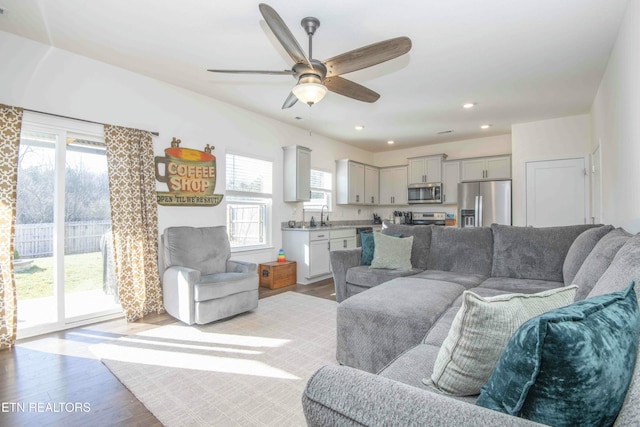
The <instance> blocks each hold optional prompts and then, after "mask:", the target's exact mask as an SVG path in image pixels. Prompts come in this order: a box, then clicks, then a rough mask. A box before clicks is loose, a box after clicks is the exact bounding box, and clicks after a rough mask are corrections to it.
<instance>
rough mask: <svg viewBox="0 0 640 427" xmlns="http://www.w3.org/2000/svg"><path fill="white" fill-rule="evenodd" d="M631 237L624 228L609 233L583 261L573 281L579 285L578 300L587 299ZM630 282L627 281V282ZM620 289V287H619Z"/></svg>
mask: <svg viewBox="0 0 640 427" xmlns="http://www.w3.org/2000/svg"><path fill="white" fill-rule="evenodd" d="M630 238H631V234H629V233H627V232H626V231H624V230H623V229H622V228H616V229H615V230H613V231H611V232H609V233H607V235H606V236H604V237H603V238H602V239H600V241H599V242H598V243H597V244H596V245H595V247H594V248H593V250H592V251H591V253H589V255H588V256H587V258H586V259H585V260H584V262H583V263H582V267H580V269H579V270H578V273H577V274H576V277H575V278H574V279H573V283H575V284H576V285H578V286H579V288H578V292H576V300H581V299H585V298H586V297H587V295H589V292H591V290H592V289H593V287H594V286H595V285H596V283H597V282H598V279H600V277H601V276H602V274H603V273H604V272H605V271H606V270H607V268H609V265H610V264H611V261H613V258H614V257H615V256H616V254H617V253H618V251H619V250H620V248H622V246H623V245H624V244H625V243H627V240H629V239H630ZM628 283H629V282H628V281H627V284H628ZM617 290H620V289H617Z"/></svg>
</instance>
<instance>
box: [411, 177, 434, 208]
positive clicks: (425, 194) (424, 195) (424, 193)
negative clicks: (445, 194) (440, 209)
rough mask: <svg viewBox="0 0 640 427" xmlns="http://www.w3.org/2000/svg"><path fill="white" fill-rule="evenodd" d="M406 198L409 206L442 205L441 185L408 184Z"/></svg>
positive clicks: (431, 183)
mask: <svg viewBox="0 0 640 427" xmlns="http://www.w3.org/2000/svg"><path fill="white" fill-rule="evenodd" d="M407 196H408V197H407V198H408V201H409V204H419V203H442V183H441V182H430V183H419V184H409V188H408V189H407Z"/></svg>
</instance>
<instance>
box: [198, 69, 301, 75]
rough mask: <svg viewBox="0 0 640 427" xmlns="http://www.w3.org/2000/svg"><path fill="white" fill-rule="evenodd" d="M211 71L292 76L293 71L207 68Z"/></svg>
mask: <svg viewBox="0 0 640 427" xmlns="http://www.w3.org/2000/svg"><path fill="white" fill-rule="evenodd" d="M207 71H211V72H212V73H229V74H275V75H283V76H293V75H295V74H296V73H295V71H293V70H282V71H269V70H207Z"/></svg>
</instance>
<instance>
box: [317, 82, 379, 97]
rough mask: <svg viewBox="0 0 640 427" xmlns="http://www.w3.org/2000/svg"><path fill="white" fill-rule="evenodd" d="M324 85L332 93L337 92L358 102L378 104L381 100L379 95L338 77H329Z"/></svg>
mask: <svg viewBox="0 0 640 427" xmlns="http://www.w3.org/2000/svg"><path fill="white" fill-rule="evenodd" d="M324 85H325V86H326V87H327V89H329V90H330V91H331V92H335V93H337V94H340V95H343V96H347V97H349V98H353V99H357V100H358V101H363V102H376V101H377V100H378V98H380V94H379V93H377V92H374V91H372V90H371V89H368V88H366V87H364V86H361V85H359V84H358V83H354V82H352V81H351V80H347V79H344V78H342V77H338V76H334V77H327V78H326V79H325V80H324Z"/></svg>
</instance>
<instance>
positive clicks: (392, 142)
mask: <svg viewBox="0 0 640 427" xmlns="http://www.w3.org/2000/svg"><path fill="white" fill-rule="evenodd" d="M395 143H396V142H395V141H394V140H393V139H390V140H389V141H387V144H389V145H391V144H395Z"/></svg>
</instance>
